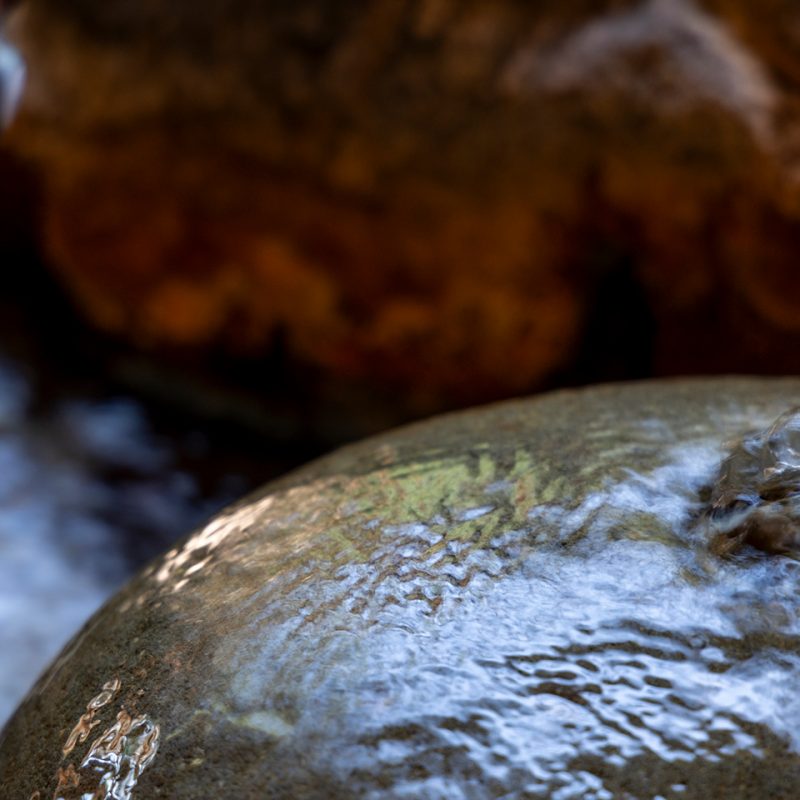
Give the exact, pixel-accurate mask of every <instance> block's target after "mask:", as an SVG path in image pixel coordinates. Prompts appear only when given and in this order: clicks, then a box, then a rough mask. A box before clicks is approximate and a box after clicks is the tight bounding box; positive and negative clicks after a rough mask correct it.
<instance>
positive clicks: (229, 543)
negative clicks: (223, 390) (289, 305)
mask: <svg viewBox="0 0 800 800" xmlns="http://www.w3.org/2000/svg"><path fill="white" fill-rule="evenodd" d="M799 397H800V380H795V379H791V380H789V379H787V380H774V381H757V380H745V379H741V380H738V379H730V380H713V381H679V382H664V383H658V382H656V383H645V384H640V385H635V384H634V385H622V386H608V387H601V388H595V389H590V390H584V391H572V392H559V393H556V394H551V395H546V396H542V397H540V398H534V399H532V400H522V401H517V402H512V403H507V404H503V405H498V406H494V407H489V408H486V409H483V410H478V411H471V412H465V413H460V414H455V415H450V416H445V417H441V418H439V419H435V420H432V421H430V422H425V423H421V424H417V425H415V426H412V427H408V428H404V429H400V430H398V431H395V432H393V433H389V434H387V435H384V436H381V437H377V438H375V439H371V440H367V441H365V442H363V443H361V444H358V445H354V446H351V447H348V448H345V449H343V450H341V451H339V452H337V453H334V454H333V455H331V456H329V457H327V458H324V459H322V460H320V461H318V462H316V463H314V464H311V465H310V466H308V467H306V468H304V469H301V470H299V471H297V472H295V473H292V474H290V475H289V476H287V477H286V478H284V479H281V480H279V481H277V482H275V483H272V484H270V485H269V486H267V487H266V488H265V489H264V490H263V491H261V492H260V493H258V494H255V495H253V496H251V497H249V498H246V499H245V500H243V501H242V502H240V503H239V504H238V505H235V506H233V507H231V508H229V509H228V510H227V511H225V512H224V513H222V514H221V515H219V516H218V517H216V518H215V519H213V520H212V521H211V522H210V523H209V524H208V525H206V526H205V527H204V528H202V529H201V530H199V531H198V532H197V533H196V534H195V535H193V536H192V537H190V538H189V539H187V540H186V541H184V542H183V543H182V544H180V545H178V546H176V547H175V548H174V549H172V550H170V551H169V552H168V553H166V554H165V555H164V556H163V557H162V558H160V559H158V560H157V561H155V562H154V563H153V564H152V565H150V566H149V567H148V568H147V569H146V570H145V571H144V572H143V573H141V574H140V575H139V576H138V577H137V578H136V579H134V580H133V582H132V583H131V584H130V585H129V586H128V587H127V588H126V589H125V590H124V591H123V592H122V593H121V594H119V595H118V596H117V597H116V598H115V599H113V600H112V601H111V602H110V603H109V604H108V605H107V606H106V607H105V608H104V609H103V610H102V611H101V612H100V613H99V614H98V615H96V616H95V617H94V618H93V619H92V620H91V621H90V622H89V623H88V624H87V625H86V627H85V628H84V629H83V630H82V631H81V632H80V633H79V634H78V635H77V637H76V638H75V639H74V641H73V642H72V643H71V644H70V645H69V646H68V647H67V648H66V650H65V651H64V652H63V653H62V655H61V656H60V657H59V659H58V660H57V661H56V662H55V664H54V665H53V666H52V667H51V668H50V670H49V671H48V672H47V673H46V674H45V675H44V676H43V677H42V679H41V680H40V681H39V683H38V685H37V686H36V687H35V688H34V690H33V691H32V693H31V695H30V696H29V697H28V699H27V700H26V701H25V702H24V703H23V705H22V706H21V707H20V709H19V710H18V712H17V714H16V715H15V716H14V718H13V719H12V721H11V722H10V723H9V725H8V726H7V728H6V729H5V730H4V732H3V734H2V736H1V737H0V785H2V786H3V796H4V797H9V798H12V797H14V798H24V800H27V799H28V798H50V797H56V798H61V799H62V800H76V798H87V797H92V798H98V799H99V800H111V799H112V798H113V799H114V800H120V798H122V799H123V800H136V798H140V800H150V798H159V797H163V798H170V800H183V799H184V798H186V799H187V800H188V798H192V800H198V798H210V797H216V796H219V795H224V796H231V797H237V798H253V800H255V798H259V799H260V798H286V799H287V800H288V799H289V798H292V799H293V800H296V799H297V798H400V797H407V798H431V799H432V798H441V800H445V799H447V800H458V798H501V797H502V798H510V797H514V798H595V800H600V799H601V798H653V797H664V798H686V799H691V800H707V798H710V797H725V798H726V799H727V800H744V799H745V798H748V800H752V798H767V797H768V798H774V799H776V800H777V799H778V798H794V797H796V796H797V794H798V791H800V740H798V733H797V732H798V729H800V700H799V699H798V698H800V622H798V613H797V612H798V608H799V606H800V565H799V564H798V562H797V560H796V559H794V558H791V557H787V556H783V555H772V554H767V553H764V552H762V551H758V550H755V549H752V548H749V547H747V546H743V547H742V549H740V550H738V551H737V552H736V553H734V554H731V555H728V556H726V557H721V556H719V555H717V554H716V553H715V552H714V549H713V548H712V547H711V546H710V543H711V540H712V539H713V536H714V530H715V525H716V524H717V523H718V521H719V514H718V513H717V512H718V508H717V506H718V505H719V503H718V502H717V501H718V500H719V498H720V497H721V496H723V495H725V492H726V491H727V489H726V487H728V486H729V485H731V484H730V481H729V480H728V478H727V477H726V476H729V475H730V474H731V473H730V470H729V469H728V468H727V467H725V466H724V465H723V467H722V469H720V464H721V461H722V459H723V457H724V456H725V454H726V453H727V452H728V450H729V448H730V447H731V446H732V444H731V443H732V442H733V441H734V440H737V439H739V440H741V437H742V436H744V435H749V434H750V433H751V432H752V431H754V430H764V429H765V428H767V426H768V425H770V423H772V421H773V420H775V419H776V418H777V417H778V416H779V415H780V414H782V413H784V412H785V411H786V410H787V409H789V408H791V407H793V406H794V405H795V404H796V402H797V400H798V398H799ZM792 419H794V418H792ZM795 427H796V425H795V423H794V422H791V424H790V425H788V427H786V431H787V434H786V438H785V441H784V439H783V438H782V436H783V434H781V436H779V437H777V438H776V437H774V436H771V434H768V435H767V436H766V438H763V437H762V438H761V439H759V440H758V441H759V444H758V448H760V450H759V452H760V453H761V454H762V455H763V459H762V461H763V463H764V464H765V465H766V468H770V465H772V466H774V465H775V463H777V462H776V461H775V460H774V459H773V460H772V461H770V459H771V458H772V456H773V455H774V454H778V455H777V456H776V457H777V458H779V459H783V461H782V462H781V463H784V462H785V461H787V459H788V460H790V461H791V460H792V459H794V461H793V462H792V463H794V464H795V467H796V466H797V465H798V464H800V459H798V451H797V450H796V449H794V438H795V437H794V433H793V432H792V431H793V430H794V428H795ZM781 430H784V429H783V428H781ZM748 441H750V440H748ZM753 441H755V440H753ZM776 442H777V445H776ZM784 445H786V446H784ZM748 446H749V445H748ZM751 451H753V448H751ZM735 452H738V451H736V450H735V448H734V453H735ZM753 452H754V451H753ZM725 463H726V464H729V462H725ZM737 463H738V462H737ZM745 472H746V470H745V471H744V472H741V474H742V475H744V474H745ZM748 474H755V473H752V471H751V473H748ZM758 480H760V478H758ZM715 482H716V483H717V484H718V486H717V487H716V488H715ZM738 485H739V484H737V486H738ZM759 485H760V484H759ZM719 487H722V488H721V489H720V488H719ZM745 488H746V487H745ZM737 491H738V489H737ZM715 509H717V510H715Z"/></svg>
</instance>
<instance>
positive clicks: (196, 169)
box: [6, 0, 800, 413]
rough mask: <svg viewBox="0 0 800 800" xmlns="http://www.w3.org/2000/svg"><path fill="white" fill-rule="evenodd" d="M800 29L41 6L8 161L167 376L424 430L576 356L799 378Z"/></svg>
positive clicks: (246, 2)
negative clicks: (297, 381) (313, 388)
mask: <svg viewBox="0 0 800 800" xmlns="http://www.w3.org/2000/svg"><path fill="white" fill-rule="evenodd" d="M799 25H800V11H798V8H797V4H796V3H794V2H790V0H770V2H769V3H768V4H767V5H766V6H765V5H763V4H755V3H747V2H744V1H743V0H597V2H592V3H588V2H586V0H569V2H565V1H564V0H550V1H549V2H535V3H533V2H528V3H526V2H520V1H519V0H491V1H489V0H418V1H416V2H409V3H397V2H391V1H390V2H385V0H358V2H349V3H346V4H343V3H341V2H331V0H301V1H300V2H294V3H285V2H275V1H274V0H270V1H266V0H265V1H264V2H250V0H229V2H225V3H221V2H218V0H173V2H170V3H163V2H152V1H151V2H140V3H135V4H131V3H129V2H123V0H73V2H70V3H64V2H60V1H58V0H23V2H19V3H17V4H15V8H14V10H13V11H12V12H11V13H10V15H9V16H8V25H7V27H8V36H9V37H10V39H11V40H12V41H13V42H14V44H15V45H16V46H17V47H18V48H19V49H20V51H21V52H22V54H23V56H24V57H25V59H26V61H27V63H28V85H27V89H26V93H25V96H24V99H23V104H22V107H21V112H20V115H19V117H18V119H17V120H16V124H15V125H14V127H13V128H12V129H11V131H10V135H9V137H8V138H7V140H6V144H7V147H8V148H9V149H11V150H13V152H14V153H15V154H17V155H18V156H20V157H24V158H26V159H28V160H29V161H30V163H32V164H34V165H35V166H36V168H37V170H38V172H39V174H40V175H41V177H42V180H43V182H44V184H45V186H44V209H43V214H42V219H43V231H44V236H43V238H44V241H45V242H46V245H47V248H48V252H49V256H50V258H51V259H52V261H53V263H54V265H55V266H56V267H57V269H58V271H59V273H60V274H61V275H62V276H63V279H64V280H65V282H66V284H67V285H68V286H69V287H70V289H71V291H72V292H73V295H74V296H75V297H76V298H77V299H78V300H79V302H80V304H81V305H82V307H83V308H84V309H85V310H86V312H87V314H88V315H89V316H90V317H91V318H92V319H93V320H94V322H95V323H96V324H97V325H99V326H100V327H102V328H104V329H105V330H108V331H113V332H115V333H116V334H118V335H121V336H124V337H127V338H128V339H129V340H131V341H134V342H137V343H138V344H139V345H140V346H142V347H145V348H151V349H152V350H154V351H155V352H159V353H163V352H164V350H165V349H168V348H170V347H173V348H178V349H181V350H184V349H186V350H189V351H191V352H193V353H197V352H200V353H208V352H216V350H217V349H222V350H224V351H226V352H228V353H237V354H242V353H245V354H261V355H263V354H264V353H274V352H278V353H280V354H282V355H283V356H284V357H285V358H286V359H287V360H288V361H289V362H290V363H292V364H300V365H303V367H304V368H305V369H308V370H311V371H312V372H313V371H319V372H320V373H321V374H323V375H325V376H329V377H330V376H333V377H335V378H337V379H339V380H341V381H342V382H343V383H345V384H347V385H348V386H349V385H351V384H353V385H357V386H359V385H361V384H360V382H361V381H364V382H366V383H367V384H368V385H371V386H374V385H376V384H380V385H382V386H386V387H389V391H390V393H393V394H391V397H392V398H393V402H394V403H397V404H402V403H405V404H407V405H408V406H410V407H412V408H413V409H414V410H415V413H418V411H419V410H420V409H423V408H424V409H431V408H437V407H441V406H443V405H448V404H459V403H460V404H463V403H465V402H474V401H477V400H480V399H485V398H491V397H500V396H507V395H508V394H509V393H519V392H521V391H528V390H530V389H531V388H532V387H539V386H541V385H542V383H543V382H544V381H546V380H549V379H551V377H552V376H553V374H554V373H558V372H563V371H564V370H568V369H570V368H571V367H572V366H573V365H574V364H575V363H576V361H577V362H578V363H579V365H580V367H581V369H582V370H583V371H584V372H585V373H589V375H588V377H591V378H593V379H597V378H599V377H608V376H609V375H613V376H614V377H619V376H620V375H628V376H631V375H634V374H635V375H636V376H641V375H643V374H649V373H650V371H651V370H653V369H655V370H656V371H658V372H661V373H672V374H674V373H675V372H681V373H683V372H685V371H687V370H688V371H693V372H697V371H701V372H708V371H719V370H722V371H732V370H736V371H740V370H753V371H763V370H765V369H766V370H772V371H778V372H785V371H793V370H794V368H795V353H796V352H797V348H798V346H799V345H800V327H799V326H798V320H800V314H798V303H797V297H798V292H797V270H796V269H795V256H794V253H795V252H796V251H797V246H798V242H799V241H800V211H799V210H798V209H800V203H798V199H799V198H800V191H799V188H800V187H799V185H798V178H797V176H798V170H797V129H798V103H797V94H798V86H799V85H800V83H798V82H799V81H800V77H798V76H800V68H798V58H797V55H796V54H797V52H798V47H797V44H798V35H797V30H798V28H799ZM620 307H624V312H623V313H620V311H619V309H620ZM609 330H612V331H613V332H612V334H609V333H608V331H609ZM586 349H588V350H589V353H588V354H586V353H584V350H586ZM582 358H584V359H585V361H581V359H582ZM583 377H584V378H586V377H587V375H585V374H584V375H583ZM387 402H388V401H387ZM389 404H391V403H389Z"/></svg>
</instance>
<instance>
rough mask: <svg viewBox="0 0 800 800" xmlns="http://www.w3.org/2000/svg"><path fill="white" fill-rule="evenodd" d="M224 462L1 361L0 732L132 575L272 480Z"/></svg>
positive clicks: (109, 394) (108, 399)
mask: <svg viewBox="0 0 800 800" xmlns="http://www.w3.org/2000/svg"><path fill="white" fill-rule="evenodd" d="M217 444H218V443H217ZM217 450H219V448H217ZM215 455H216V456H217V457H218V458H219V463H215V462H214V457H215ZM223 455H224V454H222V453H220V452H216V453H215V443H214V442H213V441H212V440H211V439H210V438H209V437H207V436H205V435H204V434H203V432H202V430H201V429H198V428H196V427H193V426H192V425H191V424H190V423H187V424H186V425H182V426H172V427H171V428H170V429H169V430H168V431H165V430H164V429H163V426H161V427H159V425H158V424H157V423H156V421H155V420H154V419H153V418H152V416H151V415H150V414H149V412H148V411H147V410H146V409H145V408H144V407H143V405H142V404H141V403H140V402H139V401H137V400H136V399H134V398H133V397H132V396H130V395H125V394H120V393H116V392H114V391H112V390H111V389H109V387H105V390H104V391H103V392H100V393H95V392H85V391H83V392H81V391H76V390H71V391H64V392H62V393H60V394H57V395H54V394H52V393H51V392H48V393H46V396H44V395H43V394H42V387H41V385H40V382H39V381H38V376H37V375H35V374H34V373H33V372H32V370H31V365H30V364H29V365H28V366H27V368H23V367H22V366H21V365H20V364H19V363H18V362H16V361H15V360H12V359H10V358H7V357H5V356H3V355H2V354H0V725H2V724H3V723H4V722H5V721H6V720H7V718H8V716H9V715H10V714H11V712H12V711H13V710H14V708H15V707H16V705H17V704H18V703H19V701H20V700H21V699H22V697H23V696H24V694H25V692H26V691H27V690H28V689H29V688H30V686H31V685H32V683H33V682H34V680H35V679H36V677H37V675H38V674H39V673H40V672H41V671H42V670H43V669H44V668H45V666H46V665H47V663H48V662H49V661H50V660H52V658H53V657H54V656H55V655H56V654H57V653H58V651H59V650H60V649H61V648H62V647H63V645H64V643H65V642H66V641H67V640H68V639H69V638H70V636H72V635H73V633H74V632H75V630H77V628H78V627H79V626H80V625H81V624H83V622H84V621H85V620H86V618H87V617H88V616H89V615H90V614H91V613H92V612H94V611H95V610H96V609H97V608H98V606H99V605H100V604H101V603H102V602H103V600H105V599H106V598H107V597H108V596H109V595H110V594H112V593H113V592H114V591H116V590H117V589H118V588H119V587H120V586H121V585H122V584H123V583H124V582H125V580H126V579H127V578H128V577H129V576H130V575H131V574H132V573H133V572H135V571H136V570H137V569H138V568H139V567H141V566H142V565H143V564H144V563H146V562H147V561H148V560H149V559H150V558H152V557H153V556H154V555H156V554H157V553H159V552H160V551H162V550H163V549H164V548H165V547H167V546H169V544H170V543H171V542H173V541H174V540H175V539H176V538H177V537H179V536H181V535H182V534H184V533H186V532H187V531H189V530H191V528H192V527H194V526H195V525H197V524H198V523H199V522H200V521H202V520H203V519H205V518H207V517H208V516H209V515H210V514H211V513H213V512H214V511H216V510H217V509H219V508H220V507H221V506H222V505H224V504H225V503H226V502H230V501H231V500H232V499H234V498H235V497H236V496H238V495H240V494H241V493H242V492H244V491H246V490H248V489H249V488H251V487H252V485H253V482H254V481H255V480H258V479H259V477H260V478H262V479H263V477H265V476H268V475H269V474H270V469H271V465H270V464H269V463H268V462H267V461H265V463H264V464H262V465H261V469H262V471H261V473H260V474H259V472H258V471H257V470H254V469H252V466H251V468H250V470H249V471H248V470H247V469H237V467H242V466H243V465H241V464H239V465H235V464H233V463H231V462H230V461H228V462H226V461H225V460H224V458H223ZM272 469H273V474H274V467H273V468H272ZM0 783H2V781H0ZM4 796H5V795H4Z"/></svg>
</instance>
